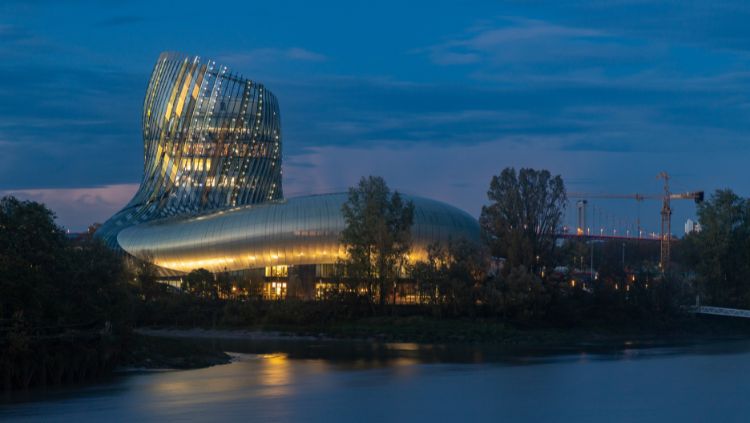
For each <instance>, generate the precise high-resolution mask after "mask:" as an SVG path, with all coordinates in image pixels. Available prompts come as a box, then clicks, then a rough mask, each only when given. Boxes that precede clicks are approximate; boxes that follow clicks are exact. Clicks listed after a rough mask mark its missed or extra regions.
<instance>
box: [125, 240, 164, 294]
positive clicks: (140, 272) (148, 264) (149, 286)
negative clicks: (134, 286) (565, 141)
mask: <svg viewBox="0 0 750 423" xmlns="http://www.w3.org/2000/svg"><path fill="white" fill-rule="evenodd" d="M132 261H133V264H134V267H135V279H136V282H137V283H138V287H139V288H140V290H141V294H142V295H143V298H144V299H145V300H146V301H149V300H153V299H155V298H158V297H160V296H161V295H162V294H164V293H165V292H166V288H165V285H164V284H161V283H159V281H158V278H159V269H158V268H157V267H156V265H155V264H154V255H153V253H151V252H149V251H147V252H145V253H143V254H141V255H139V256H138V257H135V258H133V259H132Z"/></svg>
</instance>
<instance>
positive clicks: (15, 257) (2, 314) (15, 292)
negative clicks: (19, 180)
mask: <svg viewBox="0 0 750 423" xmlns="http://www.w3.org/2000/svg"><path fill="white" fill-rule="evenodd" d="M54 217H55V216H54V214H53V213H52V211H50V210H49V209H47V208H46V207H44V205H42V204H39V203H36V202H31V201H21V200H18V199H16V198H15V197H4V198H2V199H0V319H10V318H11V317H12V316H13V315H14V314H16V313H21V314H23V316H24V318H25V319H27V320H30V321H35V320H36V321H38V320H49V319H55V317H56V316H58V315H60V314H59V313H58V311H59V307H60V304H59V303H58V302H57V301H56V298H57V297H58V296H59V295H60V294H61V292H60V290H61V289H63V288H64V286H62V284H61V283H60V282H61V281H60V280H59V279H61V278H64V277H65V276H64V275H65V274H66V273H67V270H68V269H66V267H65V264H66V258H65V256H66V248H67V243H66V239H65V234H64V233H63V231H62V230H61V229H60V228H59V227H58V226H57V225H56V224H55V222H54Z"/></svg>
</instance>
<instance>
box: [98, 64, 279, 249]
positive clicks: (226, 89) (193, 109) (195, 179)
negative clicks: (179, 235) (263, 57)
mask: <svg viewBox="0 0 750 423" xmlns="http://www.w3.org/2000/svg"><path fill="white" fill-rule="evenodd" d="M143 141H144V152H143V154H144V167H143V180H142V182H141V185H140V188H139V189H138V192H137V193H136V194H135V196H134V197H133V199H132V200H130V202H129V203H128V204H127V205H126V206H125V208H123V209H122V210H121V211H120V212H118V213H116V214H115V215H114V216H112V217H111V218H110V219H109V220H108V221H107V222H105V224H104V225H102V227H101V228H100V229H99V231H98V235H99V236H101V237H103V238H104V239H105V240H106V241H107V243H108V244H110V245H112V246H115V245H116V244H115V240H116V237H117V233H119V231H120V230H122V229H124V228H126V227H129V226H132V225H135V224H138V223H141V222H146V221H151V220H154V219H158V218H163V217H169V216H177V215H193V214H197V213H201V212H206V211H210V210H217V209H221V208H225V207H232V206H237V205H244V204H255V203H261V202H264V201H269V200H277V199H280V198H282V197H283V195H282V189H281V124H280V115H279V105H278V102H277V101H276V97H275V96H274V95H273V94H272V93H271V92H270V91H268V90H266V89H265V88H264V87H263V85H261V84H258V83H255V82H252V81H250V80H247V79H244V78H242V77H241V76H239V75H236V74H233V73H232V72H230V71H229V70H228V69H227V67H226V66H220V65H217V64H216V63H215V62H213V61H210V60H201V59H200V58H199V57H197V56H195V57H188V56H184V55H179V54H175V53H162V54H161V56H159V59H158V60H157V62H156V66H154V70H153V72H152V73H151V79H150V81H149V84H148V89H147V90H146V98H145V100H144V102H143Z"/></svg>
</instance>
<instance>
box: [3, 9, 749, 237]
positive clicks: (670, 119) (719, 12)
mask: <svg viewBox="0 0 750 423" xmlns="http://www.w3.org/2000/svg"><path fill="white" fill-rule="evenodd" d="M354 3H355V2H350V1H345V2H340V3H327V4H326V5H319V6H314V5H315V4H316V2H303V1H300V2H287V1H278V0H274V1H263V2H252V1H243V2H236V3H233V2H229V1H222V2H210V1H209V2H206V1H201V2H198V1H181V2H159V1H153V0H150V1H128V2H116V1H111V2H101V1H83V0H81V1H59V0H55V1H52V0H51V1H34V2H28V1H12V0H4V1H3V2H2V4H1V5H0V58H2V61H0V93H1V94H0V95H1V96H2V97H1V98H2V101H1V102H0V193H5V194H8V193H12V194H14V195H17V196H19V197H22V198H28V199H35V200H38V201H43V202H45V203H47V204H48V205H49V206H50V207H51V208H52V209H54V210H55V211H56V212H57V213H58V216H59V223H60V224H62V225H64V226H65V227H68V228H70V229H71V230H81V229H83V228H85V227H86V226H87V225H88V224H90V223H92V222H95V221H96V222H102V221H104V220H106V219H107V218H108V217H109V216H110V215H111V214H113V213H114V212H115V211H117V210H118V209H119V208H121V207H122V206H123V205H124V204H125V203H126V202H127V201H128V200H129V199H130V197H131V196H132V194H133V193H134V192H135V190H136V188H137V186H138V183H139V182H140V177H141V174H142V166H143V139H142V136H141V131H140V125H141V108H142V102H143V96H144V93H145V90H146V85H147V83H148V78H149V75H150V73H151V70H152V67H153V65H154V63H155V61H156V59H157V57H158V55H159V53H160V52H162V51H165V50H172V51H179V52H183V53H186V54H193V55H199V56H201V57H205V58H210V59H213V60H216V61H217V62H219V63H221V64H223V65H226V66H228V67H229V68H230V69H232V70H233V71H235V72H238V73H241V74H242V75H244V76H245V77H248V78H250V79H253V80H257V81H260V82H262V83H264V84H265V85H266V87H268V88H269V89H270V90H271V91H273V92H274V93H275V94H276V95H277V97H278V99H279V102H280V107H281V115H282V138H283V152H284V155H283V168H284V191H285V195H286V196H288V197H289V196H295V195H303V194H309V193H323V192H332V191H343V190H345V189H346V188H347V187H348V186H351V185H353V184H355V183H356V182H357V180H358V179H359V178H360V176H362V175H368V174H374V175H382V176H384V177H385V178H386V180H387V181H388V183H389V184H390V185H391V187H393V188H397V189H399V190H401V191H403V192H407V193H412V194H419V195H422V196H426V197H432V198H436V199H439V200H444V201H447V202H449V203H452V204H454V205H456V206H458V207H461V208H463V209H465V210H467V211H468V212H470V213H471V214H473V215H475V216H478V214H479V211H480V208H481V206H482V205H483V204H485V202H486V195H485V193H486V190H487V187H488V183H489V180H490V177H491V176H492V175H494V174H498V173H499V172H500V170H502V169H503V168H504V167H506V166H514V167H516V168H519V167H535V168H546V169H549V170H550V171H552V172H553V173H556V174H558V173H559V174H561V175H562V176H563V178H564V179H565V182H566V185H567V188H568V190H569V191H576V192H610V193H635V192H638V193H645V194H650V193H653V194H658V193H659V192H660V189H661V182H660V181H657V180H656V175H657V174H658V173H659V172H661V171H667V172H669V173H670V174H671V175H672V177H673V186H674V190H675V191H687V190H697V189H704V190H706V191H707V192H709V191H713V190H714V189H716V188H725V187H730V188H732V189H734V190H735V191H737V192H738V193H740V194H741V195H744V196H747V195H748V194H750V179H749V178H748V176H747V162H748V158H749V157H750V155H749V154H748V153H749V152H750V143H748V134H750V119H749V118H750V101H749V97H750V71H749V69H750V67H749V66H748V65H750V25H748V22H750V3H748V2H745V1H735V2H727V1H720V0H719V1H717V0H714V1H703V2H701V1H684V0H680V1H674V2H665V3H661V5H654V4H652V3H651V2H645V1H628V0H619V1H611V2H605V1H593V0H584V1H571V2H560V1H518V2H469V1H463V2H451V3H448V2H438V1H429V2H425V3H423V4H416V3H412V2H405V1H398V2H390V1H379V2H369V3H362V5H355V4H354ZM561 3H566V5H565V6H561ZM597 204H600V205H601V207H602V208H604V207H606V208H607V210H608V213H609V214H610V215H611V216H617V217H622V218H624V217H629V218H631V219H632V218H634V217H635V206H634V205H633V204H631V203H630V202H623V203H622V204H617V203H613V202H609V203H608V202H606V201H601V202H599V203H597ZM659 207H660V204H658V202H649V203H644V204H643V205H642V206H641V213H642V219H643V221H644V223H645V225H646V227H647V229H649V230H654V231H658V226H657V222H658V210H659ZM675 210H676V211H675V218H674V223H673V227H674V229H673V231H674V233H676V234H681V233H682V223H683V222H684V220H685V219H686V218H688V217H693V216H694V214H695V208H694V206H693V205H692V204H690V203H689V202H679V203H676V204H675ZM571 214H572V213H571ZM568 222H572V218H569V219H568Z"/></svg>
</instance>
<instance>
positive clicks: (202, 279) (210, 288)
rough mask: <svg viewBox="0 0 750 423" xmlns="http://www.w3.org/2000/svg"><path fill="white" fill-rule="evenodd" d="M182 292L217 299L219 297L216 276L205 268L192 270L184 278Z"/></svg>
mask: <svg viewBox="0 0 750 423" xmlns="http://www.w3.org/2000/svg"><path fill="white" fill-rule="evenodd" d="M182 290H183V291H185V292H189V293H191V294H193V295H197V296H199V297H204V298H211V299H215V298H216V297H217V295H218V293H217V290H216V283H215V282H214V275H213V274H212V273H211V272H209V271H208V270H206V269H203V268H200V269H194V270H191V271H190V273H188V274H187V275H185V277H183V278H182Z"/></svg>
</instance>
